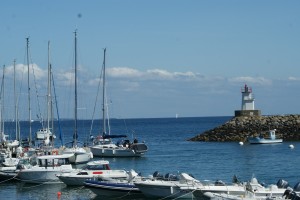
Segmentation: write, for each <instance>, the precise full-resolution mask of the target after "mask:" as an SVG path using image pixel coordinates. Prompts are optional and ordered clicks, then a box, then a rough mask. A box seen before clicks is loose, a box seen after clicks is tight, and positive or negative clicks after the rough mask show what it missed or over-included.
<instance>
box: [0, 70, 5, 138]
mask: <svg viewBox="0 0 300 200" xmlns="http://www.w3.org/2000/svg"><path fill="white" fill-rule="evenodd" d="M4 73H5V65H3V74H2V82H1V92H0V95H1V96H0V98H1V104H0V105H1V108H0V109H1V120H0V122H1V125H0V126H1V133H2V134H3V136H4V119H3V116H4Z"/></svg>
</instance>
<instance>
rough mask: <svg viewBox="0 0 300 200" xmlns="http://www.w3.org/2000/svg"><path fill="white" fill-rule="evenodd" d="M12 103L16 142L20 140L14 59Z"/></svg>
mask: <svg viewBox="0 0 300 200" xmlns="http://www.w3.org/2000/svg"><path fill="white" fill-rule="evenodd" d="M14 103H15V129H16V130H15V131H16V140H18V141H19V140H20V137H19V134H18V120H17V115H18V113H17V112H18V110H17V95H16V59H14Z"/></svg>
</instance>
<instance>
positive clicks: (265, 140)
mask: <svg viewBox="0 0 300 200" xmlns="http://www.w3.org/2000/svg"><path fill="white" fill-rule="evenodd" d="M275 132H276V129H273V130H270V131H269V138H264V137H263V136H262V134H261V135H260V136H256V137H248V139H247V140H248V142H249V143H250V144H274V143H282V141H283V140H282V139H278V138H276V133H275Z"/></svg>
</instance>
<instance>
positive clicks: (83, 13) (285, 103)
mask: <svg viewBox="0 0 300 200" xmlns="http://www.w3.org/2000/svg"><path fill="white" fill-rule="evenodd" d="M299 10H300V1H298V0H287V1H283V0H264V1H261V0H251V1H250V0H244V1H240V0H211V1H207V0H187V1H182V0H163V1H161V0H152V1H146V0H89V1H84V0H64V1H61V0H52V1H40V0H26V1H22V0H19V1H17V0H9V1H7V0H5V1H2V2H1V7H0V18H1V21H0V24H1V26H0V33H1V38H0V66H1V68H2V66H5V70H4V77H5V78H4V80H5V81H4V87H3V88H4V91H3V94H4V97H3V98H2V99H3V101H2V104H3V105H4V110H5V111H4V113H5V118H8V119H11V118H13V116H14V115H13V113H14V112H13V109H14V101H13V99H14V94H15V93H14V90H13V75H14V72H13V61H14V59H15V60H16V64H15V66H16V73H15V74H16V85H17V86H16V87H17V91H18V92H17V93H18V107H19V117H20V118H21V119H22V118H23V119H26V118H28V100H27V99H28V92H27V91H28V89H27V60H26V38H29V52H30V54H29V55H30V66H31V70H30V85H31V96H32V101H33V102H32V104H33V106H32V116H33V118H35V117H36V116H37V115H39V114H38V113H40V116H44V115H45V110H46V108H45V107H46V103H45V95H46V94H47V93H46V88H47V65H48V46H47V45H48V41H50V60H51V65H52V68H53V75H54V80H55V81H54V82H55V89H56V97H57V102H58V111H59V113H60V117H61V118H72V117H74V32H75V30H76V31H77V41H78V54H77V55H78V56H77V61H78V62H77V63H78V65H77V66H78V116H79V118H88V119H91V118H92V116H93V111H94V107H95V102H97V104H96V105H97V106H96V107H95V113H96V116H95V117H98V118H100V117H101V115H102V114H101V113H102V111H101V104H102V102H101V97H98V100H97V101H96V95H97V91H98V89H97V88H98V82H99V77H100V73H101V67H102V62H103V49H104V48H106V49H107V51H106V67H107V98H108V102H109V106H108V110H109V115H110V117H112V118H160V117H175V115H176V114H178V116H179V117H205V116H233V115H234V111H235V110H239V109H241V88H242V87H243V86H244V85H245V84H247V85H248V86H249V87H252V90H253V94H254V97H255V109H259V110H261V112H262V114H263V115H277V114H280V115H282V114H299V113H300V107H299V102H300V92H298V90H299V89H300V56H299V55H300V38H299V36H300V12H299ZM32 69H33V70H32ZM0 71H1V72H0V74H1V80H2V77H3V76H2V74H3V70H2V69H0ZM99 95H100V94H99Z"/></svg>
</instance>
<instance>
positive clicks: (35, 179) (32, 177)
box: [17, 170, 62, 184]
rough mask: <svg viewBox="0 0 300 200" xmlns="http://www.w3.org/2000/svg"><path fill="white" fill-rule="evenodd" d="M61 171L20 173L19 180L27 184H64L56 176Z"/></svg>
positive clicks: (28, 171) (27, 171)
mask: <svg viewBox="0 0 300 200" xmlns="http://www.w3.org/2000/svg"><path fill="white" fill-rule="evenodd" d="M58 173H59V171H57V170H55V171H52V170H48V171H45V170H44V171H30V170H26V171H20V172H19V174H18V176H17V178H18V179H20V180H21V181H23V182H26V183H47V184H48V183H49V184H51V183H62V182H61V181H60V180H59V178H58V177H57V176H56V174H58Z"/></svg>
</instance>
